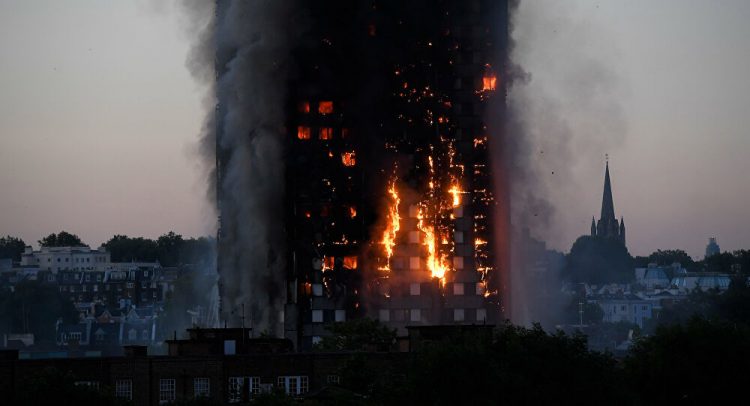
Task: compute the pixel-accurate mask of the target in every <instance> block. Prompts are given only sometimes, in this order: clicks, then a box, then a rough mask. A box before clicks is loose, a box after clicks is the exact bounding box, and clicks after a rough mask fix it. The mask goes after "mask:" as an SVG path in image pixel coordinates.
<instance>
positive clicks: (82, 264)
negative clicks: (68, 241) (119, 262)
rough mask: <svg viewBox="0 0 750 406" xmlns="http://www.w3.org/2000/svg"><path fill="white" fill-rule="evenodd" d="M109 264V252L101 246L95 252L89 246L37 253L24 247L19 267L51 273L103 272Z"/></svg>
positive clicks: (61, 248) (58, 248) (40, 250)
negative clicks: (68, 271) (34, 268)
mask: <svg viewBox="0 0 750 406" xmlns="http://www.w3.org/2000/svg"><path fill="white" fill-rule="evenodd" d="M109 263H110V255H109V252H107V250H106V249H105V248H104V247H103V246H102V247H99V248H98V249H96V250H93V249H91V248H90V247H89V246H81V247H41V248H40V249H39V250H38V251H34V249H33V248H32V247H26V251H24V253H23V254H22V255H21V266H27V267H38V268H39V269H43V270H47V271H52V272H53V273H57V272H59V271H63V270H70V271H93V270H98V271H103V270H105V269H106V268H107V266H109Z"/></svg>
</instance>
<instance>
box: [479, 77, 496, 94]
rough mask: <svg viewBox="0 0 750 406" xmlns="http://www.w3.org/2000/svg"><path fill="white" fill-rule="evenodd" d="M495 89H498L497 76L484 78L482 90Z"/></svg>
mask: <svg viewBox="0 0 750 406" xmlns="http://www.w3.org/2000/svg"><path fill="white" fill-rule="evenodd" d="M495 88H497V76H495V75H494V74H488V75H485V77H483V78H482V90H484V91H488V90H495Z"/></svg>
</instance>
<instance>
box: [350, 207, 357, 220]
mask: <svg viewBox="0 0 750 406" xmlns="http://www.w3.org/2000/svg"><path fill="white" fill-rule="evenodd" d="M349 217H350V218H355V217H357V208H356V207H354V206H349Z"/></svg>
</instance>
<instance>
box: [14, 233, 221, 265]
mask: <svg viewBox="0 0 750 406" xmlns="http://www.w3.org/2000/svg"><path fill="white" fill-rule="evenodd" d="M37 243H38V244H39V246H40V247H81V246H85V245H87V244H85V243H84V242H83V241H82V240H81V238H80V237H78V236H77V235H75V234H71V233H69V232H67V231H60V232H59V233H52V234H50V235H48V236H46V237H44V238H42V239H40V240H39V241H37ZM215 243H216V241H215V239H213V238H208V237H199V238H184V237H183V236H181V235H180V234H176V233H174V232H173V231H170V232H168V233H166V234H164V235H162V236H160V237H159V238H157V239H156V240H152V239H149V238H144V237H128V236H125V235H119V234H118V235H115V236H114V237H112V238H110V239H109V241H107V242H106V243H104V244H103V245H104V247H105V248H106V249H107V251H109V252H110V255H111V258H112V261H113V262H156V261H159V262H160V263H161V265H162V266H179V265H188V264H191V265H205V264H208V263H210V262H211V261H213V255H214V254H213V253H214V247H215ZM26 245H27V244H26V242H24V241H23V240H22V239H20V238H17V237H12V236H6V237H2V238H0V259H3V258H10V259H12V260H13V261H14V262H19V261H20V260H21V255H22V254H23V252H24V249H25V247H26Z"/></svg>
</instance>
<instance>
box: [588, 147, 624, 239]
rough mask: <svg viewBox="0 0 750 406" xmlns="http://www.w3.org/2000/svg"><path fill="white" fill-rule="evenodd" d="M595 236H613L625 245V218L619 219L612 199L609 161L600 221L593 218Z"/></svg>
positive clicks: (592, 231) (592, 227)
mask: <svg viewBox="0 0 750 406" xmlns="http://www.w3.org/2000/svg"><path fill="white" fill-rule="evenodd" d="M591 235H592V236H593V237H603V238H611V239H614V240H617V241H620V242H621V243H622V244H623V245H625V219H624V218H621V219H620V221H619V222H618V221H617V217H615V204H614V201H613V199H612V182H611V181H610V179H609V161H608V162H607V166H606V170H605V172H604V194H603V195H602V213H601V217H600V218H599V221H595V220H594V218H592V219H591Z"/></svg>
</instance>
